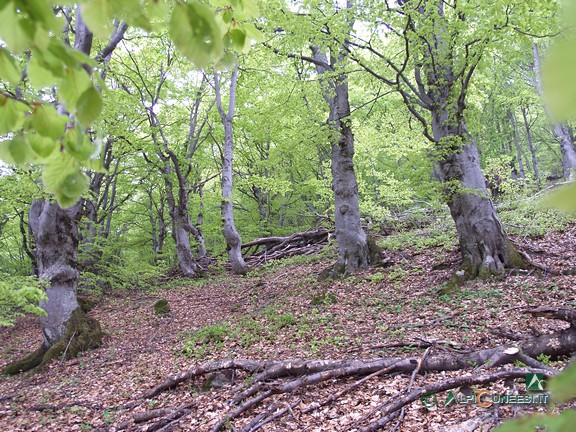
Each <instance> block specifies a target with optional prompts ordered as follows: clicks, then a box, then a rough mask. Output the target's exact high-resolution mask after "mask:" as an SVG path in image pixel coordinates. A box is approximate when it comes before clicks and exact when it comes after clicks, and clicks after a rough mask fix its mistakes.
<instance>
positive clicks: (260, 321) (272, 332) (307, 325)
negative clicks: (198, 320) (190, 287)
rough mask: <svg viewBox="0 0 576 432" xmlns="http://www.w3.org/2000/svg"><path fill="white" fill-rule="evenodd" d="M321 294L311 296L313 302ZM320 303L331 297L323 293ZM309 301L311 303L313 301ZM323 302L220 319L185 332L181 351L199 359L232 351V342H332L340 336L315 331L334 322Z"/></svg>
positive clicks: (315, 346) (314, 346) (311, 346)
mask: <svg viewBox="0 0 576 432" xmlns="http://www.w3.org/2000/svg"><path fill="white" fill-rule="evenodd" d="M318 298H320V297H313V299H312V302H314V301H315V300H316V301H317V299H318ZM324 301H325V302H326V303H322V306H324V305H327V304H333V303H334V302H335V301H336V300H335V298H332V297H330V296H329V297H322V302H324ZM312 302H311V304H312ZM322 306H319V307H311V308H310V309H309V311H307V313H306V314H305V315H297V314H296V313H293V312H283V311H281V310H280V309H279V308H278V307H276V306H271V307H268V308H266V309H264V310H262V311H260V312H258V313H253V314H248V315H243V316H239V317H235V318H234V319H228V320H225V321H224V320H223V321H219V322H216V323H213V324H210V325H208V326H205V327H202V328H200V329H198V330H196V331H194V332H190V333H188V334H187V336H186V338H185V340H184V343H183V348H182V350H181V352H180V354H182V355H183V356H185V357H189V358H194V359H197V360H202V359H205V358H207V357H210V356H222V353H223V352H224V351H228V352H233V351H234V346H240V347H242V348H249V347H250V346H252V345H255V344H259V343H264V344H265V343H274V342H276V341H277V339H278V338H279V337H283V338H285V339H283V342H282V343H288V344H290V345H297V344H302V343H304V344H305V348H306V349H307V350H309V351H310V352H315V351H318V350H319V349H321V348H322V347H325V346H329V345H335V344H338V343H339V342H340V340H342V339H343V338H340V337H338V336H334V335H333V334H332V332H330V331H328V332H326V334H325V335H324V336H322V337H320V336H319V335H318V334H317V331H318V329H319V328H320V327H323V328H324V329H325V330H326V329H327V328H330V327H331V326H333V325H335V324H337V318H336V317H335V315H334V314H332V313H330V312H329V311H327V310H325V308H323V307H322Z"/></svg>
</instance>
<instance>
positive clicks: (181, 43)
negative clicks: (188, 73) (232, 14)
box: [169, 2, 223, 68]
mask: <svg viewBox="0 0 576 432" xmlns="http://www.w3.org/2000/svg"><path fill="white" fill-rule="evenodd" d="M169 33H170V36H171V37H172V40H173V41H174V43H175V45H176V47H178V49H179V50H180V51H182V53H183V54H184V55H185V56H186V57H187V58H188V59H189V60H191V61H192V62H193V63H194V64H195V65H196V66H197V67H199V68H205V67H207V66H208V64H209V63H210V61H211V60H212V59H213V58H215V57H217V56H219V55H221V53H222V51H223V46H222V35H221V33H220V29H219V27H218V24H217V23H216V20H215V15H214V12H213V11H212V10H211V9H210V8H208V7H207V6H204V5H202V4H200V3H198V2H191V3H178V4H176V5H175V6H174V10H173V12H172V17H171V19H170V28H169Z"/></svg>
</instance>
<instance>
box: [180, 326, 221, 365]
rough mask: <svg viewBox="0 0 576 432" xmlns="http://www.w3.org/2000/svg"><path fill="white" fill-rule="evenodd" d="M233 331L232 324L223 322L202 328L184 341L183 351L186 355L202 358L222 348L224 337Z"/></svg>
mask: <svg viewBox="0 0 576 432" xmlns="http://www.w3.org/2000/svg"><path fill="white" fill-rule="evenodd" d="M230 333H231V329H230V326H229V325H228V324H227V323H224V322H221V323H216V324H212V325H209V326H206V327H203V328H201V329H200V330H198V331H196V332H193V333H191V334H190V335H189V336H188V338H187V339H186V340H185V341H184V348H183V350H182V353H183V354H184V355H185V356H188V357H192V358H198V359H202V358H204V357H206V355H207V354H208V352H210V351H214V352H219V351H221V350H222V346H223V343H224V339H225V338H226V337H228V336H229V335H230Z"/></svg>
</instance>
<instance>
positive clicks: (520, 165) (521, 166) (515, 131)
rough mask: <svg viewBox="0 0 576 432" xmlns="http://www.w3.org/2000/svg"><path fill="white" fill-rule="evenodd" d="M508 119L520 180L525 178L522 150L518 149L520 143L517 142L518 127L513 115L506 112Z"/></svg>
mask: <svg viewBox="0 0 576 432" xmlns="http://www.w3.org/2000/svg"><path fill="white" fill-rule="evenodd" d="M507 112H508V118H510V124H512V136H513V138H514V147H515V148H516V160H517V161H518V175H519V176H520V177H521V178H524V177H526V173H525V172H524V162H522V149H521V148H520V143H519V141H518V126H517V124H516V117H514V113H512V111H510V110H508V111H507Z"/></svg>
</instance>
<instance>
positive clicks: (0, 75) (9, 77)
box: [0, 48, 21, 86]
mask: <svg viewBox="0 0 576 432" xmlns="http://www.w3.org/2000/svg"><path fill="white" fill-rule="evenodd" d="M20 76H21V75H20V71H19V70H18V68H17V67H16V62H15V61H14V58H12V56H11V55H10V53H9V52H8V51H7V50H6V49H4V48H0V79H2V80H5V81H7V82H9V83H10V84H12V85H14V86H15V85H17V84H18V83H19V82H20Z"/></svg>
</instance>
